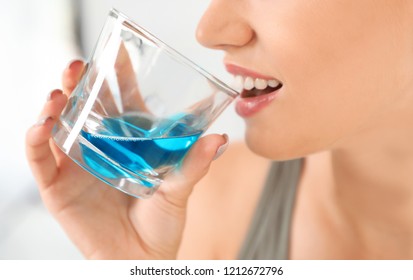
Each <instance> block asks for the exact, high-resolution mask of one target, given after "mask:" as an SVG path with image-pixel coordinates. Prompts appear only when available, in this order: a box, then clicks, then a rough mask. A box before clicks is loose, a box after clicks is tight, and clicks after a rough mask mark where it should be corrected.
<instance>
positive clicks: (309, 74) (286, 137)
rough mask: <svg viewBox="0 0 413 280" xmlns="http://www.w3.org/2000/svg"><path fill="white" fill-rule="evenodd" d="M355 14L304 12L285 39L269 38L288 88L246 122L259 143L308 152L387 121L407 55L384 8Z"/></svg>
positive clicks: (292, 153) (273, 152)
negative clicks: (400, 49) (383, 14)
mask: <svg viewBox="0 0 413 280" xmlns="http://www.w3.org/2000/svg"><path fill="white" fill-rule="evenodd" d="M357 13H359V11H357ZM360 16H361V15H360ZM349 17H350V15H349ZM343 18H345V16H343ZM351 18H356V20H354V21H352V22H345V21H342V20H343V19H340V18H330V17H329V16H325V17H322V16H320V17H319V18H318V20H317V19H309V18H305V16H303V17H301V18H300V19H296V20H292V21H291V22H290V23H289V22H284V24H283V25H281V26H279V30H281V31H278V32H277V31H275V32H274V34H275V33H276V34H277V38H275V37H272V38H271V40H268V41H266V42H264V43H263V44H262V45H263V46H266V47H263V48H262V51H263V52H264V53H265V54H266V57H267V58H268V61H270V63H271V65H272V67H273V68H274V69H277V72H278V73H276V74H275V75H280V79H281V80H282V81H283V82H284V87H283V89H282V91H281V92H280V94H279V96H278V99H276V100H275V101H274V102H273V103H272V104H271V105H270V106H268V108H266V109H265V110H263V111H262V112H260V113H259V114H257V115H256V116H254V117H253V118H250V119H248V120H247V121H246V122H247V131H246V140H247V143H248V145H249V146H250V148H251V149H252V150H254V151H255V152H257V153H259V154H261V155H264V156H267V157H271V158H273V159H279V160H281V159H288V158H294V157H301V156H305V155H307V154H309V153H314V152H317V151H320V150H324V149H329V148H332V147H334V143H336V142H337V141H339V140H341V139H343V138H346V137H348V136H351V135H353V134H356V133H357V132H358V131H360V130H363V129H368V128H369V126H372V127H373V126H374V125H375V122H376V123H377V122H379V121H380V116H381V115H383V113H384V112H385V111H386V110H387V108H388V107H389V104H392V102H394V99H395V98H396V97H395V95H394V94H393V91H394V83H395V80H397V74H396V73H395V71H394V69H397V68H398V67H399V66H400V65H398V63H397V62H398V61H400V59H399V58H398V57H397V53H398V48H396V47H395V46H396V44H393V43H392V42H391V41H392V40H393V39H392V38H391V36H390V34H396V33H397V32H396V33H395V32H394V30H392V27H391V25H389V24H388V23H383V21H382V19H381V17H380V16H379V15H370V18H368V20H366V19H365V17H358V16H357V15H355V14H352V15H351ZM358 18H360V19H363V20H360V21H358V20H357V19H358ZM367 22H368V23H367ZM281 38H282V39H281ZM394 41H396V40H395V39H394ZM274 50H277V53H275V52H274ZM270 68H271V66H268V69H270Z"/></svg>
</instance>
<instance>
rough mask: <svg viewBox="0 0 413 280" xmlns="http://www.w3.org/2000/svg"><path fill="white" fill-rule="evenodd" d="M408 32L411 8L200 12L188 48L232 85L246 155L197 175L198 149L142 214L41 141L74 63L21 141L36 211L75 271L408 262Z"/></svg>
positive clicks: (296, 3) (238, 153)
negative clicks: (68, 243) (108, 263)
mask: <svg viewBox="0 0 413 280" xmlns="http://www.w3.org/2000/svg"><path fill="white" fill-rule="evenodd" d="M412 26H413V2H412V1H410V0H394V1H392V2H391V4H390V3H389V1H386V0H361V1H360V0H357V1H356V0H351V1H339V0H293V1H271V0H260V1H257V0H212V1H211V3H210V6H209V8H208V10H207V11H206V13H205V14H204V16H203V18H202V19H201V22H200V24H199V26H198V30H197V38H198V40H199V41H200V43H201V44H203V45H204V46H206V47H209V48H214V49H218V50H222V51H224V52H225V59H224V63H225V65H226V67H227V69H228V71H229V72H230V73H232V74H234V75H235V76H241V77H242V78H239V77H237V78H236V79H237V80H238V81H239V82H240V83H242V85H243V88H244V90H243V93H242V95H241V98H239V100H238V102H237V104H236V109H237V112H238V114H239V115H240V116H241V117H243V118H244V119H245V122H246V143H247V146H248V148H247V147H244V146H243V145H242V144H235V143H234V144H232V145H230V146H229V149H228V150H227V152H226V153H225V154H224V155H223V156H222V157H221V158H220V159H219V160H217V161H216V162H214V163H213V164H212V165H211V162H212V161H213V159H214V158H216V157H217V156H219V155H220V154H222V152H223V150H225V148H226V146H227V144H228V141H227V139H226V137H225V136H221V135H209V136H206V137H204V138H202V139H201V140H199V141H198V142H197V143H196V144H195V145H194V147H193V148H192V149H191V151H190V153H189V154H188V157H187V158H186V160H185V162H184V164H183V166H182V170H181V172H180V173H179V174H173V175H171V176H170V177H169V178H168V179H167V180H166V182H165V183H164V184H163V185H162V186H161V188H160V189H159V191H158V192H157V193H156V194H155V195H154V196H153V198H151V199H149V200H136V199H132V198H130V197H127V196H125V195H124V194H122V193H121V192H119V191H116V190H114V189H111V188H109V187H106V186H104V184H103V183H102V182H100V181H99V180H97V179H95V178H94V177H92V176H90V175H89V174H87V173H86V172H85V171H83V170H82V169H81V168H80V167H78V166H77V165H76V164H75V163H73V162H72V161H71V160H70V159H68V158H67V157H66V156H65V155H64V154H62V153H61V152H60V151H59V150H58V149H57V148H56V146H55V145H54V144H53V142H51V141H50V140H49V139H50V133H51V129H52V126H53V124H54V123H55V120H56V118H57V116H58V115H59V114H60V112H61V110H62V109H63V107H64V105H65V103H66V100H67V95H69V94H70V92H71V90H72V89H73V87H74V86H75V84H76V82H77V80H78V78H79V75H80V73H81V70H82V67H83V64H82V63H81V62H79V61H76V62H74V63H72V64H71V65H70V66H69V67H68V69H66V70H65V72H64V75H63V94H62V91H60V90H55V91H53V92H52V93H51V95H50V98H49V100H48V102H47V103H46V105H45V107H44V109H43V112H42V114H41V118H40V120H39V121H38V123H37V124H36V125H35V126H34V127H32V128H31V129H30V130H29V131H28V135H27V156H28V159H29V162H30V165H31V167H32V170H33V173H34V175H35V177H36V180H37V182H38V184H39V188H40V192H41V195H42V198H43V200H44V202H45V204H46V205H47V207H48V208H49V210H50V211H51V213H52V214H53V215H54V216H55V217H56V219H57V220H58V221H59V222H60V223H61V225H62V226H63V227H64V228H65V230H66V232H67V234H68V235H69V236H70V238H71V239H72V240H73V242H74V243H75V244H76V245H77V246H78V248H79V249H80V250H81V251H82V252H83V254H84V255H85V257H87V258H109V259H114V258H137V259H141V258H150V259H154V258H162V259H164V258H166V259H174V258H185V259H189V258H197V259H202V258H206V259H211V258H222V259H235V258H283V259H285V258H291V259H381V258H385V259H410V258H413V219H412V216H411V213H412V212H413V187H412V186H413V148H412V145H411V143H413V123H412V121H411V120H413V32H412ZM194 187H195V188H194ZM274 190H275V191H274ZM260 197H261V200H260ZM267 239H269V240H270V241H268V240H267ZM263 244H264V245H263ZM263 248H264V249H263ZM265 248H266V249H265Z"/></svg>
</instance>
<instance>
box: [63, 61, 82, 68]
mask: <svg viewBox="0 0 413 280" xmlns="http://www.w3.org/2000/svg"><path fill="white" fill-rule="evenodd" d="M79 61H80V60H79V59H73V60H71V61H70V62H69V63H68V64H67V66H66V69H69V70H72V69H73V66H74V65H75V64H76V63H78V62H79Z"/></svg>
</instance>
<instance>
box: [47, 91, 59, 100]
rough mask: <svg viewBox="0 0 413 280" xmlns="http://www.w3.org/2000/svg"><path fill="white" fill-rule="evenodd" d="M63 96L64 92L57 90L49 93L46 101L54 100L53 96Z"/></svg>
mask: <svg viewBox="0 0 413 280" xmlns="http://www.w3.org/2000/svg"><path fill="white" fill-rule="evenodd" d="M57 93H58V94H61V93H62V92H61V91H60V90H59V89H55V90H52V91H51V92H49V94H47V98H46V100H47V101H50V100H52V99H53V95H55V94H57Z"/></svg>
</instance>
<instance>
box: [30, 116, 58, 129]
mask: <svg viewBox="0 0 413 280" xmlns="http://www.w3.org/2000/svg"><path fill="white" fill-rule="evenodd" d="M51 119H53V118H52V117H50V116H46V117H40V118H39V119H38V120H37V122H36V123H35V124H34V125H33V126H35V127H39V126H42V125H44V124H45V123H46V122H47V121H48V120H51Z"/></svg>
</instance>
